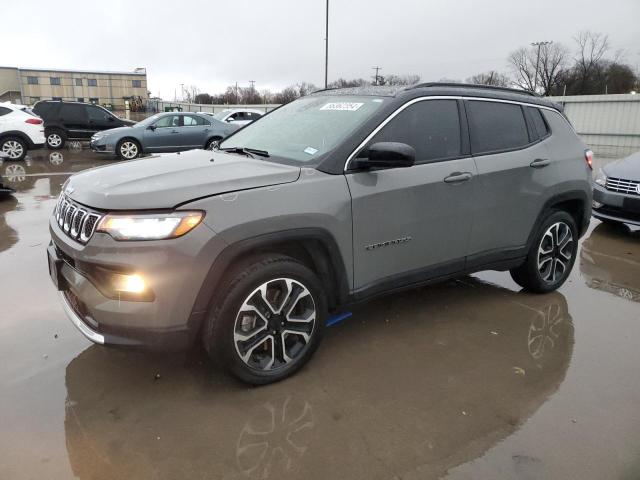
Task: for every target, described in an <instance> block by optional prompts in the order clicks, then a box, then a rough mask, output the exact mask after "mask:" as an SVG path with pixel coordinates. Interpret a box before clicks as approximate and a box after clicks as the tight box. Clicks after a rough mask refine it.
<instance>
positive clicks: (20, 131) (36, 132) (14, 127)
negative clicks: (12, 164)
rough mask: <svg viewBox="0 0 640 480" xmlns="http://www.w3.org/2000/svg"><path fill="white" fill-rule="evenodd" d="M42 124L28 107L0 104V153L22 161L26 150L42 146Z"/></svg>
mask: <svg viewBox="0 0 640 480" xmlns="http://www.w3.org/2000/svg"><path fill="white" fill-rule="evenodd" d="M44 141H45V138H44V122H43V121H42V119H41V118H40V117H38V116H37V115H35V114H34V113H31V110H30V109H29V107H26V106H24V105H14V104H12V103H8V102H6V103H0V152H3V153H5V154H7V155H8V156H9V159H11V160H22V159H23V158H24V157H25V155H26V154H27V150H33V149H37V148H42V147H43V146H44Z"/></svg>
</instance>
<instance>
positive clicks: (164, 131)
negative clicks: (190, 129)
mask: <svg viewBox="0 0 640 480" xmlns="http://www.w3.org/2000/svg"><path fill="white" fill-rule="evenodd" d="M181 125H182V116H181V115H178V114H168V115H165V116H163V117H161V118H159V119H158V120H157V121H156V123H154V124H153V126H154V127H155V129H149V128H147V129H146V130H145V132H144V142H145V150H147V151H150V152H175V151H178V150H181V149H182V148H183V140H182V138H181V134H182V128H181Z"/></svg>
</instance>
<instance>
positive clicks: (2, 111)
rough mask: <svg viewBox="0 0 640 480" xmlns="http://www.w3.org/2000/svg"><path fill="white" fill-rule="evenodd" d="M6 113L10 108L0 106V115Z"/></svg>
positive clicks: (9, 111)
mask: <svg viewBox="0 0 640 480" xmlns="http://www.w3.org/2000/svg"><path fill="white" fill-rule="evenodd" d="M7 113H11V109H10V108H7V107H0V117H1V116H3V115H6V114H7Z"/></svg>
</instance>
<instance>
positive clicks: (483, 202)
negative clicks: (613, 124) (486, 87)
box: [465, 100, 554, 268]
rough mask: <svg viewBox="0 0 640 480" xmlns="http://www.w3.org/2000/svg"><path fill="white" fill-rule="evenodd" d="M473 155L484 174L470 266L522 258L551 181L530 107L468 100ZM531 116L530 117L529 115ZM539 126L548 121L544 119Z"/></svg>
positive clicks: (480, 174) (545, 152)
mask: <svg viewBox="0 0 640 480" xmlns="http://www.w3.org/2000/svg"><path fill="white" fill-rule="evenodd" d="M465 107H466V113H467V118H468V120H469V134H470V140H471V152H472V154H473V156H474V159H475V162H476V168H477V170H478V192H477V204H476V208H475V214H474V216H475V220H474V224H473V231H472V234H471V242H470V258H469V259H468V266H469V267H471V268H473V267H474V266H477V264H482V263H485V262H487V261H494V260H495V261H497V260H503V259H506V258H508V257H509V256H513V257H517V256H520V255H522V254H523V253H524V251H523V248H524V247H525V245H526V242H527V238H528V236H529V233H530V232H531V229H532V227H533V224H534V223H535V220H536V218H537V216H538V214H539V212H540V210H541V209H542V206H543V203H544V199H545V190H546V189H547V188H548V187H549V186H551V185H553V181H554V180H553V178H550V176H549V173H550V171H551V170H550V169H549V168H548V166H549V164H550V159H549V151H548V149H547V145H546V142H545V139H546V138H547V136H541V135H540V134H538V133H537V130H535V126H534V125H531V123H533V122H532V117H530V114H531V113H535V114H536V115H539V112H538V110H537V108H536V109H534V112H527V108H529V107H526V106H523V105H519V104H517V103H510V102H505V101H489V100H466V101H465ZM525 114H526V116H525ZM538 121H541V122H543V123H542V124H543V125H545V126H546V124H545V123H544V120H543V119H542V118H541V117H538Z"/></svg>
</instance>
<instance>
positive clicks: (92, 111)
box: [87, 107, 109, 121]
mask: <svg viewBox="0 0 640 480" xmlns="http://www.w3.org/2000/svg"><path fill="white" fill-rule="evenodd" d="M87 113H88V114H89V120H94V121H103V120H106V119H107V117H108V116H109V115H108V114H107V112H105V111H104V110H102V109H101V108H98V107H87Z"/></svg>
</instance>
